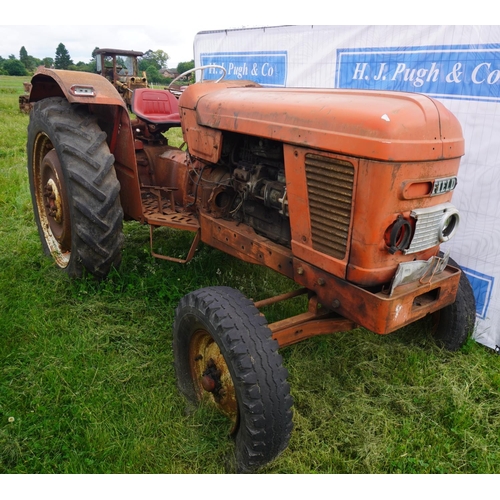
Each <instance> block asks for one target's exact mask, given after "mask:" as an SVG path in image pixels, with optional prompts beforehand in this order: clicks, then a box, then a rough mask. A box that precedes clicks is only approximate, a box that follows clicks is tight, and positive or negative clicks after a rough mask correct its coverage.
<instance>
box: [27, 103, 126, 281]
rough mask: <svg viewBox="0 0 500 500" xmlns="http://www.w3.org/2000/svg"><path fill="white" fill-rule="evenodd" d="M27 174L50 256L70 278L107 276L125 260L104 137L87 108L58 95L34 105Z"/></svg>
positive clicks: (119, 213) (110, 159) (117, 186)
mask: <svg viewBox="0 0 500 500" xmlns="http://www.w3.org/2000/svg"><path fill="white" fill-rule="evenodd" d="M27 150H28V151H27V153H28V175H29V182H30V190H31V198H32V202H33V209H34V213H35V219H36V223H37V226H38V232H39V235H40V239H41V241H42V246H43V249H44V251H45V253H46V254H47V255H51V256H52V257H53V259H54V261H55V263H56V265H57V266H58V267H59V268H61V269H63V270H64V271H65V272H66V273H67V274H68V275H69V276H71V277H79V276H81V275H82V274H83V273H84V272H85V271H86V272H89V273H90V274H92V275H94V276H96V277H97V278H104V277H105V276H106V275H107V274H108V273H109V271H110V270H111V268H112V267H113V266H115V267H116V266H118V265H119V263H120V260H121V248H122V244H123V234H122V224H123V210H122V208H121V205H120V199H119V191H120V184H119V182H118V180H117V178H116V173H115V170H114V157H113V155H112V154H111V153H110V151H109V148H108V145H107V143H106V134H105V133H104V132H103V131H102V130H101V129H100V127H99V125H98V124H97V120H96V118H95V117H93V116H92V115H91V114H89V113H88V112H87V111H86V109H85V108H84V107H83V106H75V105H71V104H70V103H69V102H67V101H66V100H65V99H63V98H59V97H54V98H49V99H44V100H42V101H39V102H37V103H35V105H34V107H33V110H32V112H31V116H30V123H29V126H28V145H27Z"/></svg>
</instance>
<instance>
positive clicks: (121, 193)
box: [27, 67, 475, 471]
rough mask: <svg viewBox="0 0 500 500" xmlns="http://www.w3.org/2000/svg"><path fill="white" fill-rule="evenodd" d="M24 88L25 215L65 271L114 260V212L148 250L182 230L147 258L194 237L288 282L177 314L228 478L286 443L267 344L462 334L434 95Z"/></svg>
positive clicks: (454, 342) (458, 152)
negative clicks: (174, 131) (169, 134)
mask: <svg viewBox="0 0 500 500" xmlns="http://www.w3.org/2000/svg"><path fill="white" fill-rule="evenodd" d="M201 69H202V70H203V67H202V68H201ZM193 71H194V70H193ZM217 71H220V72H222V70H221V69H219V70H217ZM214 72H215V71H214V70H211V73H214ZM32 85H33V87H32V90H31V94H30V101H31V102H32V103H34V105H33V111H32V113H31V115H30V124H29V128H28V145H27V151H28V169H29V180H30V187H31V194H32V201H33V207H34V213H35V219H36V222H37V225H38V230H39V234H40V238H41V241H42V245H43V248H44V250H45V252H46V253H47V254H48V255H51V256H52V258H53V259H54V261H55V264H56V265H57V266H58V267H59V268H61V269H62V270H64V271H65V272H66V273H68V275H70V276H81V275H82V274H84V273H90V274H92V275H94V276H96V277H98V278H101V279H102V278H105V277H106V275H107V274H108V272H109V271H110V270H111V268H112V267H113V266H118V265H119V263H120V259H121V250H122V245H123V235H122V221H123V220H124V218H126V219H135V220H137V221H140V222H141V223H143V224H146V225H148V226H149V230H150V237H151V249H152V252H153V240H154V237H155V234H154V233H155V230H156V229H157V228H160V227H169V228H175V229H178V230H184V231H190V232H192V234H193V238H192V244H191V246H190V248H189V249H186V257H185V258H184V259H179V258H178V257H170V256H168V255H158V254H156V253H154V252H153V254H154V255H155V256H156V257H159V258H163V259H167V260H170V261H175V262H181V263H182V262H187V261H189V260H190V259H191V258H192V257H193V255H194V252H195V250H196V247H197V245H198V243H199V242H204V243H205V244H208V245H210V246H212V247H215V248H216V249H219V250H221V251H222V252H226V253H227V254H230V255H232V256H235V257H237V258H239V259H242V260H244V261H247V262H251V263H254V264H259V265H263V266H267V267H268V268H270V269H273V270H274V271H276V272H277V273H281V274H283V275H285V276H287V277H289V278H291V279H293V280H294V281H295V282H296V283H297V284H298V285H300V288H298V289H297V290H293V291H291V292H290V293H288V294H284V295H282V296H278V297H271V298H269V299H266V300H262V301H259V302H255V303H254V302H253V301H252V300H249V299H247V298H246V297H244V296H243V295H242V294H241V293H240V292H239V291H238V290H234V289H232V288H229V287H209V288H203V289H199V290H196V291H194V292H192V293H189V294H187V295H186V296H185V297H184V298H183V299H182V300H181V301H180V303H179V305H178V307H177V309H176V315H175V321H174V326H173V351H174V360H175V369H176V376H177V383H178V386H179V389H180V391H181V392H182V393H183V394H184V395H185V396H186V398H187V399H188V400H190V401H192V402H195V403H199V402H201V401H208V402H209V403H211V404H213V405H215V406H216V407H217V408H218V409H220V411H221V412H223V413H224V414H225V415H227V417H228V419H229V422H230V433H231V435H232V436H233V438H234V441H235V457H236V465H237V468H238V470H240V471H254V470H257V469H258V468H259V467H261V466H262V465H264V464H266V463H268V462H269V461H271V460H273V459H274V458H275V457H277V456H278V455H279V454H280V453H281V452H282V451H283V450H284V449H285V448H286V446H287V444H288V441H289V438H290V434H291V432H292V398H291V395H290V388H289V385H288V383H287V371H286V369H285V368H284V367H283V363H282V358H281V355H280V354H279V347H282V346H286V345H290V344H292V343H294V342H298V341H301V340H303V339H307V338H310V337H312V336H315V335H320V334H328V333H332V332H336V331H346V330H350V329H352V328H354V327H355V326H356V325H361V326H363V327H365V328H367V329H369V330H371V331H373V332H376V333H378V334H387V333H390V332H393V331H395V330H397V329H399V328H401V327H403V326H405V325H408V324H410V323H412V322H415V321H417V320H420V319H421V318H424V317H425V316H428V315H432V317H433V319H434V322H433V324H434V335H435V337H436V339H437V340H438V341H439V342H440V343H441V344H442V345H443V346H444V347H445V348H447V349H450V350H456V349H458V348H459V347H460V346H461V345H462V344H463V343H464V342H465V341H466V339H467V336H468V334H469V333H470V332H471V331H472V329H473V327H474V319H475V302H474V296H473V293H472V289H471V286H470V284H469V282H468V281H467V278H466V276H465V274H464V273H462V272H461V270H460V268H459V267H458V265H457V264H456V263H455V262H454V261H452V260H451V259H450V258H449V257H448V255H443V254H442V253H441V252H440V244H441V243H443V242H446V241H448V240H449V239H450V238H452V236H453V235H454V234H455V232H456V230H457V228H458V225H459V219H460V216H459V212H458V210H457V209H456V208H455V207H454V206H453V205H452V204H451V198H452V193H453V190H454V188H455V186H456V184H457V173H458V168H459V163H460V157H461V156H462V155H463V154H464V140H463V136H462V131H461V127H460V125H459V123H458V121H457V119H456V118H455V117H454V116H453V115H452V114H451V113H450V112H449V111H448V110H447V109H446V108H445V107H444V106H443V105H442V104H440V103H439V102H437V101H435V100H433V99H431V98H429V97H427V96H424V95H421V94H409V93H391V92H379V91H356V90H338V89H329V90H321V89H294V88H281V89H278V88H264V87H261V86H259V85H258V84H256V83H253V82H251V81H241V80H238V81H232V80H225V79H224V78H223V77H221V78H220V79H219V80H217V81H201V82H199V83H196V84H194V85H191V86H189V87H188V88H187V89H186V90H185V91H184V92H183V93H182V95H181V96H180V98H179V99H177V98H176V97H175V96H174V95H173V94H172V92H170V91H169V90H153V89H147V88H141V89H137V90H135V91H134V92H133V93H132V98H131V108H132V111H133V113H134V117H133V118H132V117H131V115H130V114H129V112H128V109H127V107H126V105H125V104H124V101H123V100H122V98H121V97H120V95H119V94H118V92H117V90H116V89H115V88H114V87H113V85H112V84H111V83H110V82H109V81H108V80H106V79H105V78H103V77H101V76H99V75H93V74H88V73H78V72H71V71H56V70H49V69H41V70H40V71H39V72H38V73H37V74H36V75H35V76H34V77H33V79H32ZM171 127H182V133H183V138H184V141H185V144H186V149H185V150H184V149H179V148H176V147H173V146H170V145H169V144H168V142H167V139H166V137H165V132H166V131H167V130H168V129H169V128H171ZM298 294H306V295H307V297H308V302H307V304H308V306H307V309H306V310H305V311H304V312H303V313H302V314H299V315H297V316H294V317H290V318H286V319H283V320H280V321H278V322H275V323H272V324H268V323H267V321H266V319H265V317H264V316H263V315H262V314H261V313H260V312H259V309H260V308H262V307H263V306H266V305H269V304H272V303H275V302H278V301H281V300H286V299H288V298H291V297H294V296H296V295H298Z"/></svg>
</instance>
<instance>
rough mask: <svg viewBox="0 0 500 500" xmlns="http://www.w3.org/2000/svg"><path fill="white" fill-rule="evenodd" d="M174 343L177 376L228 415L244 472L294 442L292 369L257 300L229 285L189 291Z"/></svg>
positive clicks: (188, 392)
mask: <svg viewBox="0 0 500 500" xmlns="http://www.w3.org/2000/svg"><path fill="white" fill-rule="evenodd" d="M173 349H174V364H175V371H176V376H177V383H178V386H179V389H180V391H181V392H182V393H183V394H184V396H185V397H186V398H187V399H188V401H190V402H191V403H194V404H199V403H200V402H202V401H203V402H206V403H208V404H211V405H213V406H214V407H216V408H217V409H218V410H219V411H221V412H222V413H223V414H224V415H226V416H227V417H228V420H229V432H230V434H232V436H233V437H234V440H235V457H236V469H237V471H238V472H253V471H256V470H257V469H258V468H260V467H262V466H263V465H265V464H267V463H268V462H270V461H271V460H273V459H275V458H276V457H277V456H278V455H279V454H280V453H281V452H282V451H283V450H284V449H285V448H286V447H287V445H288V441H289V439H290V435H291V432H292V411H291V407H292V403H293V401H292V398H291V396H290V388H289V385H288V382H287V381H286V378H287V375H288V373H287V370H286V369H285V368H284V367H283V365H282V358H281V355H280V354H279V353H278V344H277V342H276V341H274V340H273V339H272V337H271V331H270V330H269V328H268V326H267V321H266V319H265V318H264V317H263V316H262V315H260V313H259V311H258V309H257V308H256V307H255V306H254V304H253V302H252V301H250V300H248V299H247V298H245V297H244V296H243V295H242V294H241V293H240V292H239V291H237V290H234V289H232V288H228V287H212V288H203V289H200V290H197V291H195V292H193V293H190V294H188V295H186V296H185V297H184V298H183V299H182V300H181V301H180V303H179V306H178V307H177V310H176V316H175V323H174V332H173Z"/></svg>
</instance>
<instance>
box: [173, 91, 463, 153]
mask: <svg viewBox="0 0 500 500" xmlns="http://www.w3.org/2000/svg"><path fill="white" fill-rule="evenodd" d="M247 85H248V82H232V81H230V82H221V83H204V84H200V85H196V86H193V87H189V88H188V89H187V90H186V91H185V92H184V93H183V95H182V96H181V99H180V107H181V108H186V109H195V110H196V117H197V123H198V125H202V126H205V127H208V128H211V129H217V130H227V131H232V132H238V133H241V134H249V135H255V136H259V137H267V138H269V139H276V140H280V141H282V142H284V143H287V144H297V145H302V146H307V147H310V148H313V149H319V150H321V151H329V152H334V153H339V154H345V155H348V156H355V157H363V158H371V159H374V160H388V161H397V162H401V161H429V160H438V159H443V158H456V157H460V156H462V155H463V154H464V141H463V137H462V131H461V127H460V124H459V122H458V120H457V119H456V118H455V117H454V116H453V115H452V114H451V113H450V112H449V111H448V110H447V109H446V108H445V107H444V106H442V105H441V104H440V103H439V102H437V101H435V100H433V99H431V98H429V97H427V96H425V95H422V94H409V93H403V92H401V93H396V92H378V91H359V90H338V89H333V90H324V89H293V88H285V89H283V88H280V89H269V88H255V87H253V88H252V87H248V86H247ZM185 139H186V141H187V142H189V141H188V139H189V132H188V133H187V134H186V135H185Z"/></svg>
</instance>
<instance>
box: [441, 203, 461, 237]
mask: <svg viewBox="0 0 500 500" xmlns="http://www.w3.org/2000/svg"><path fill="white" fill-rule="evenodd" d="M459 222H460V215H459V213H458V210H457V209H456V208H455V207H453V208H450V209H449V210H445V212H444V215H443V218H442V219H441V224H440V225H439V232H438V236H439V241H441V242H444V241H448V240H449V239H450V238H451V237H452V236H453V235H454V234H455V231H456V230H457V228H458V223H459Z"/></svg>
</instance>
